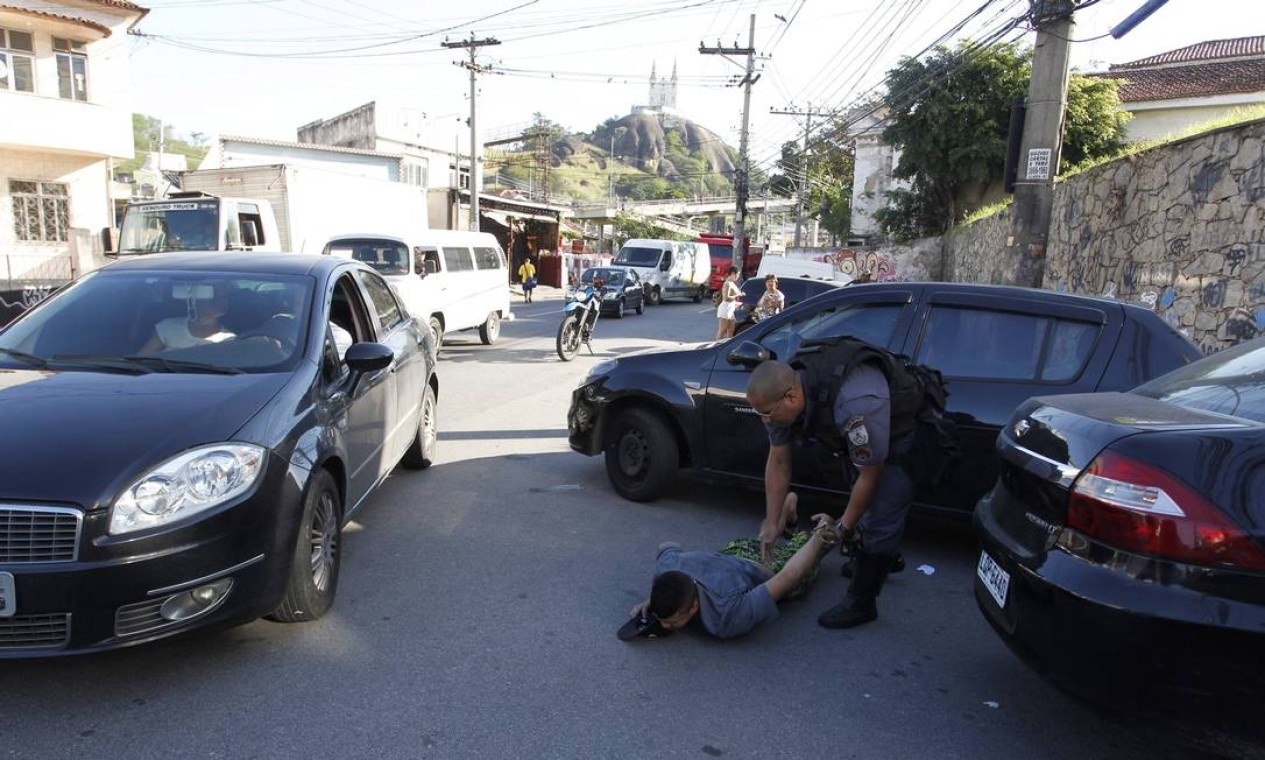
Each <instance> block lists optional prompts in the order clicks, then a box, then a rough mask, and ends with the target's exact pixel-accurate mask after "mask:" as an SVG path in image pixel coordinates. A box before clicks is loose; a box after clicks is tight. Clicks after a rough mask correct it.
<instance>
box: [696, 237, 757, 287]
mask: <svg viewBox="0 0 1265 760" xmlns="http://www.w3.org/2000/svg"><path fill="white" fill-rule="evenodd" d="M695 242H697V243H706V244H707V248H708V250H709V252H710V253H711V258H712V276H711V279H710V285H711V289H712V290H713V291H715V290H719V289H720V284H721V283H722V282H724V281H725V275H726V274H727V273H728V272H729V267H731V266H733V260H734V238H733V235H699V236H698V237H697V238H695ZM742 247H743V249H744V252H743V256H742V272H741V276H742V279H744V280H746V279H750V278H752V277H755V274H756V271H757V270H759V268H760V259H761V258H763V257H764V248H762V247H761V246H758V245H755V246H753V245H751V238H746V237H744V238H743V239H742Z"/></svg>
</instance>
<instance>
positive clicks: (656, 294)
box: [646, 288, 663, 306]
mask: <svg viewBox="0 0 1265 760" xmlns="http://www.w3.org/2000/svg"><path fill="white" fill-rule="evenodd" d="M646 300H647V301H649V302H650V305H651V306H658V305H659V304H660V303H662V302H663V293H661V292H660V291H659V289H658V288H651V289H650V292H649V293H648V294H646Z"/></svg>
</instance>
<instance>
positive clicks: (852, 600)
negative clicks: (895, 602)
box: [817, 554, 892, 628]
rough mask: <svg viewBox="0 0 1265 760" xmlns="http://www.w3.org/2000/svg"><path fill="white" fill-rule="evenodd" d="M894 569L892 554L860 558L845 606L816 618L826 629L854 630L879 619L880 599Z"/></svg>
mask: <svg viewBox="0 0 1265 760" xmlns="http://www.w3.org/2000/svg"><path fill="white" fill-rule="evenodd" d="M891 566H892V557H891V555H889V554H859V555H857V558H856V566H855V567H854V569H853V573H852V584H851V585H850V586H848V595H847V597H846V598H844V600H843V602H841V603H840V604H837V605H835V606H834V607H831V608H830V609H828V610H826V611H825V612H823V613H821V616H820V617H818V618H817V622H818V623H819V624H820V625H822V626H823V627H825V628H853V627H855V626H858V625H861V624H863V623H868V622H870V621H872V620H877V619H878V603H877V600H878V595H879V592H880V591H882V590H883V582H884V581H886V580H887V571H888V570H889V569H890V568H891Z"/></svg>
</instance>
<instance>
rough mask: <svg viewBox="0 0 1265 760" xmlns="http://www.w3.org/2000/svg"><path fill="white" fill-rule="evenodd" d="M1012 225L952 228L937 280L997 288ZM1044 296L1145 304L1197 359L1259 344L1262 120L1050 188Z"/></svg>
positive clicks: (1262, 317) (1263, 275)
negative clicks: (1199, 354)
mask: <svg viewBox="0 0 1265 760" xmlns="http://www.w3.org/2000/svg"><path fill="white" fill-rule="evenodd" d="M1009 235H1010V214H1009V213H1008V212H1003V213H1001V214H998V215H996V216H994V217H991V218H989V219H985V220H982V221H980V222H976V223H975V224H971V225H968V226H965V227H959V228H958V229H957V230H955V231H954V232H953V233H952V234H951V235H949V236H948V238H947V240H946V241H945V245H944V260H945V279H948V280H953V281H959V282H999V281H1000V280H1001V277H1000V274H1001V272H1003V271H1004V268H1005V267H1006V266H1007V263H1006V262H1007V253H1006V243H1007V242H1008V241H1007V238H1008V236H1009ZM1044 286H1045V287H1046V288H1049V289H1052V290H1058V291H1061V292H1071V293H1086V294H1091V295H1104V296H1109V297H1113V298H1120V299H1124V300H1128V301H1131V302H1136V303H1143V304H1146V305H1147V306H1149V307H1150V308H1152V309H1154V310H1155V311H1156V312H1157V313H1159V314H1160V315H1161V316H1163V317H1164V319H1165V320H1167V321H1168V322H1169V323H1170V324H1172V325H1173V326H1174V327H1176V328H1177V329H1179V330H1181V331H1182V332H1183V333H1184V334H1185V335H1186V336H1187V337H1189V338H1190V339H1191V340H1193V341H1194V342H1195V343H1196V344H1198V345H1199V346H1200V347H1201V348H1202V349H1203V350H1205V351H1209V352H1211V351H1214V350H1217V349H1220V348H1225V347H1227V346H1230V345H1233V344H1235V343H1238V342H1241V341H1244V340H1248V339H1250V338H1254V337H1256V336H1258V335H1262V334H1265V119H1262V120H1257V121H1253V122H1248V123H1246V124H1241V125H1238V126H1235V127H1230V128H1226V129H1223V130H1220V131H1217V132H1214V133H1210V134H1206V135H1202V136H1199V137H1192V138H1188V139H1186V140H1182V141H1180V142H1176V143H1171V144H1169V145H1165V146H1163V147H1160V148H1156V149H1154V150H1150V151H1145V152H1142V153H1139V154H1137V155H1134V156H1130V157H1127V158H1122V159H1118V160H1116V161H1113V162H1111V163H1109V164H1105V165H1103V166H1100V167H1098V168H1096V169H1093V170H1091V171H1088V172H1085V173H1083V174H1080V175H1077V176H1075V177H1073V178H1071V179H1070V180H1068V181H1066V182H1062V183H1060V184H1059V185H1058V186H1057V187H1056V188H1055V194H1054V209H1053V222H1052V224H1051V229H1050V237H1049V245H1048V247H1047V256H1046V262H1045V276H1044Z"/></svg>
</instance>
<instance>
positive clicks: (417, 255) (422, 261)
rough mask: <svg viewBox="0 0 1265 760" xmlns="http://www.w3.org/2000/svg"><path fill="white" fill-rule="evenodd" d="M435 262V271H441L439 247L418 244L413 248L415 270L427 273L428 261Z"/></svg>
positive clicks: (418, 272) (419, 272)
mask: <svg viewBox="0 0 1265 760" xmlns="http://www.w3.org/2000/svg"><path fill="white" fill-rule="evenodd" d="M427 261H433V262H435V271H436V272H438V271H439V249H438V248H435V247H433V246H417V247H416V248H414V249H413V271H414V272H416V273H417V274H425V273H426V262H427Z"/></svg>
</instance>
